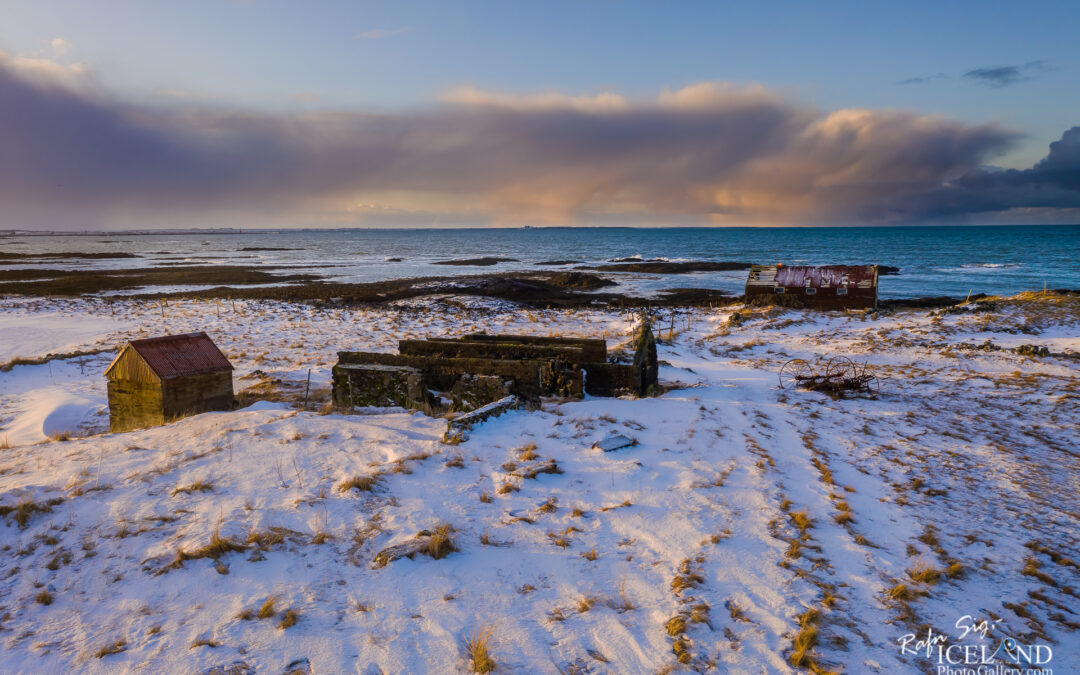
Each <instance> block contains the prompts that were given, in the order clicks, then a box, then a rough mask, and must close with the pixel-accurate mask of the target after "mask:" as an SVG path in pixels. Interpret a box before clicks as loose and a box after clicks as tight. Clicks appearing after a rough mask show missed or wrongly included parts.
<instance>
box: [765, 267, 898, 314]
mask: <svg viewBox="0 0 1080 675" xmlns="http://www.w3.org/2000/svg"><path fill="white" fill-rule="evenodd" d="M877 286H878V268H877V265H858V266H856V265H825V266H822V267H810V266H805V265H754V266H753V267H751V268H750V274H749V275H747V278H746V300H747V302H752V301H754V300H755V299H757V300H762V299H764V300H766V301H767V302H775V303H776V304H781V305H791V306H795V307H812V308H814V309H873V308H875V307H877Z"/></svg>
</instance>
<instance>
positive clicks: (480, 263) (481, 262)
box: [431, 257, 521, 267]
mask: <svg viewBox="0 0 1080 675" xmlns="http://www.w3.org/2000/svg"><path fill="white" fill-rule="evenodd" d="M504 262H521V261H520V260H518V259H516V258H494V257H488V258H464V259H461V260H437V261H435V262H433V263H431V264H432V265H458V266H462V267H489V266H491V265H497V264H499V263H504Z"/></svg>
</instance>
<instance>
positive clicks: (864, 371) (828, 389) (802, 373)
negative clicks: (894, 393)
mask: <svg viewBox="0 0 1080 675" xmlns="http://www.w3.org/2000/svg"><path fill="white" fill-rule="evenodd" d="M779 379H780V388H781V389H809V390H811V391H823V392H825V393H828V394H832V395H834V396H841V395H843V394H845V393H847V392H862V393H868V394H877V393H878V391H879V385H878V378H877V376H876V375H874V373H873V371H871V370H870V368H869V366H867V365H866V364H865V363H863V364H858V363H855V362H854V361H852V360H851V359H849V358H848V357H846V356H834V357H833V358H831V359H829V360H828V361H823V360H821V359H819V360H817V361H815V362H813V363H811V362H810V361H807V360H805V359H792V360H791V361H788V362H787V363H785V364H784V365H783V366H782V367H781V368H780V373H779Z"/></svg>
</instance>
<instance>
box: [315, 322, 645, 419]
mask: <svg viewBox="0 0 1080 675" xmlns="http://www.w3.org/2000/svg"><path fill="white" fill-rule="evenodd" d="M635 346H636V352H635V355H634V360H633V363H625V362H617V361H616V360H614V359H609V358H608V355H607V344H606V342H605V341H604V340H597V339H591V338H558V337H536V336H531V335H487V334H484V333H473V334H470V335H466V336H464V337H459V338H434V339H429V340H401V341H400V342H399V344H398V350H399V353H398V354H387V353H381V352H338V363H337V365H336V366H334V369H333V384H334V403H335V405H337V406H339V407H354V406H385V405H399V406H402V407H405V408H411V409H417V410H424V411H425V412H429V413H433V412H447V411H470V410H475V409H478V408H482V407H484V406H486V405H488V404H490V403H493V402H496V401H500V400H502V399H505V398H506V397H508V396H514V397H516V398H517V399H518V400H519V401H521V402H523V403H526V404H530V405H536V404H538V403H539V401H540V399H541V398H542V397H545V396H554V397H559V398H580V397H582V396H583V395H585V394H589V395H592V396H621V395H625V394H630V395H635V396H643V395H645V394H647V393H648V392H649V391H650V389H651V388H652V386H653V385H655V384H656V381H657V376H658V372H657V360H656V341H655V339H654V338H653V334H652V330H651V329H650V328H649V327H648V325H647V324H646V325H645V326H644V327H643V328H642V330H641V332H640V335H639V336H637V337H636V338H635ZM435 392H444V393H449V396H450V400H449V401H448V402H447V401H445V400H444V399H443V398H442V397H441V396H437V395H436V394H435Z"/></svg>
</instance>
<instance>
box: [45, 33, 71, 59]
mask: <svg viewBox="0 0 1080 675" xmlns="http://www.w3.org/2000/svg"><path fill="white" fill-rule="evenodd" d="M49 44H50V45H51V46H52V49H53V53H54V54H56V55H57V56H63V55H64V54H66V53H68V51H70V50H71V43H70V42H68V41H67V40H65V39H64V38H62V37H58V38H53V39H52V42H50V43H49Z"/></svg>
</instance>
